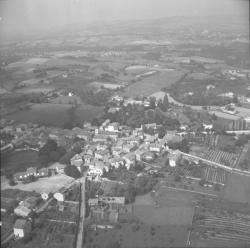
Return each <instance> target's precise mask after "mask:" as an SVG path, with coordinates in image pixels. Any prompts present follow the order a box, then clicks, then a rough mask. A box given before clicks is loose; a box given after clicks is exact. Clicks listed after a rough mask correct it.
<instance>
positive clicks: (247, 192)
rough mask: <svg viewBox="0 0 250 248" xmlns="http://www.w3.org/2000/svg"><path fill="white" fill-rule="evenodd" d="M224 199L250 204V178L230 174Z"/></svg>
mask: <svg viewBox="0 0 250 248" xmlns="http://www.w3.org/2000/svg"><path fill="white" fill-rule="evenodd" d="M224 198H225V199H226V200H230V201H235V202H242V203H248V204H250V176H243V175H239V174H228V179H227V185H226V187H225V190H224Z"/></svg>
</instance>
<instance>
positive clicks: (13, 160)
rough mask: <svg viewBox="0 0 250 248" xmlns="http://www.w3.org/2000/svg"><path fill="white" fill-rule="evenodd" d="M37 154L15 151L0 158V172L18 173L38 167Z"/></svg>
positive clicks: (29, 151)
mask: <svg viewBox="0 0 250 248" xmlns="http://www.w3.org/2000/svg"><path fill="white" fill-rule="evenodd" d="M39 165H40V164H39V161H38V152H36V151H33V150H27V151H15V152H12V153H9V154H2V156H1V172H2V173H3V174H4V173H5V172H6V171H12V172H20V171H24V170H26V169H27V168H28V167H38V166H39Z"/></svg>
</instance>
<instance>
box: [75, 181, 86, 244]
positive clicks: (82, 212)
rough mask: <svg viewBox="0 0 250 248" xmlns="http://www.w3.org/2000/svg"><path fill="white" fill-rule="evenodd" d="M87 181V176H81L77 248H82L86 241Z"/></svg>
mask: <svg viewBox="0 0 250 248" xmlns="http://www.w3.org/2000/svg"><path fill="white" fill-rule="evenodd" d="M85 183H86V177H85V176H84V177H82V178H81V190H82V194H81V196H82V197H81V209H80V216H79V228H78V234H77V241H76V248H82V247H83V241H84V218H85V210H86V208H85Z"/></svg>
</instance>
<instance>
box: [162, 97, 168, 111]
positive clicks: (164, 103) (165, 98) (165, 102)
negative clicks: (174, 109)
mask: <svg viewBox="0 0 250 248" xmlns="http://www.w3.org/2000/svg"><path fill="white" fill-rule="evenodd" d="M163 106H164V107H165V109H166V110H167V109H168V108H169V101H168V95H167V94H165V96H164V98H163Z"/></svg>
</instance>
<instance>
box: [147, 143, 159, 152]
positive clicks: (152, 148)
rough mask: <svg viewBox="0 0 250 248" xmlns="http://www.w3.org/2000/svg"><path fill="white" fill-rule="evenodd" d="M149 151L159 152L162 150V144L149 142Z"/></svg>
mask: <svg viewBox="0 0 250 248" xmlns="http://www.w3.org/2000/svg"><path fill="white" fill-rule="evenodd" d="M149 151H151V152H158V153H160V152H161V151H162V146H161V145H160V144H157V143H153V144H150V145H149Z"/></svg>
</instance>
